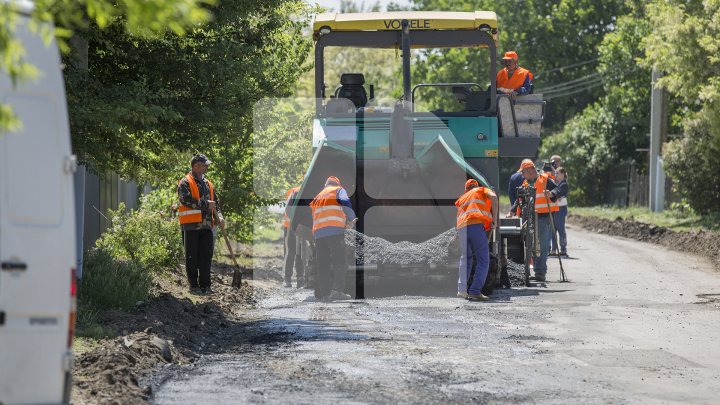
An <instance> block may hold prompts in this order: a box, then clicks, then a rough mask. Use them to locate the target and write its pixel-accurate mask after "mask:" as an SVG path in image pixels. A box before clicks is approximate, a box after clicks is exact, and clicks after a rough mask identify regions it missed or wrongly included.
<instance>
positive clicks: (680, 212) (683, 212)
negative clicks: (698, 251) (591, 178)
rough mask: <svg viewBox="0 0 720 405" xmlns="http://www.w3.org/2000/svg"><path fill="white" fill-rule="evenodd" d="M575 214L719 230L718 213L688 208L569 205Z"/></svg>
mask: <svg viewBox="0 0 720 405" xmlns="http://www.w3.org/2000/svg"><path fill="white" fill-rule="evenodd" d="M570 212H571V213H572V214H575V215H582V216H588V217H598V218H604V219H609V220H615V219H616V218H623V219H631V220H635V221H638V222H643V223H646V224H653V225H657V226H664V227H668V228H670V229H672V230H674V231H690V230H697V229H705V230H710V231H718V230H720V213H715V214H711V215H698V214H697V213H696V212H694V211H693V210H691V209H690V210H688V209H666V210H664V211H661V212H653V211H650V209H649V208H647V207H626V208H618V207H604V206H603V207H601V206H594V207H571V208H570Z"/></svg>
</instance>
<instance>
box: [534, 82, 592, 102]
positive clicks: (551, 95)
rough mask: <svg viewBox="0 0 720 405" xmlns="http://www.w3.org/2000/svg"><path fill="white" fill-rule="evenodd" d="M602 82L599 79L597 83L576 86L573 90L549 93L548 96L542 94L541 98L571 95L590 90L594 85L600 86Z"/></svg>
mask: <svg viewBox="0 0 720 405" xmlns="http://www.w3.org/2000/svg"><path fill="white" fill-rule="evenodd" d="M603 84H605V81H603V80H601V81H599V82H597V83H595V84H592V85H589V86H584V87H580V88H577V89H575V90H572V91H568V92H566V93H559V94H550V95H549V96H546V95H545V94H543V99H545V100H552V99H554V98H560V97H567V96H571V95H573V94H577V93H582V92H583V91H587V90H590V89H594V88H595V87H599V86H602V85H603Z"/></svg>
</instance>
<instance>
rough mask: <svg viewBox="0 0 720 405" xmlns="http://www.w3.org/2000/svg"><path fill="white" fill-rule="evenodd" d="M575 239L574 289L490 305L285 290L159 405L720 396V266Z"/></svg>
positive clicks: (513, 294) (648, 248)
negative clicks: (334, 297)
mask: <svg viewBox="0 0 720 405" xmlns="http://www.w3.org/2000/svg"><path fill="white" fill-rule="evenodd" d="M569 240H570V246H571V247H572V251H571V253H573V254H574V255H576V259H574V260H567V261H566V262H565V264H566V266H565V267H566V271H567V273H568V275H569V278H570V279H571V281H572V282H571V283H566V284H561V283H557V282H549V283H547V284H546V285H545V286H538V287H534V288H527V289H525V288H517V289H513V290H509V291H507V290H506V291H499V292H497V293H496V295H494V298H493V300H492V301H491V302H489V303H469V302H466V301H463V300H460V299H458V298H451V297H425V296H402V297H390V298H380V299H368V300H366V301H358V302H347V303H335V304H323V303H316V302H312V300H311V299H310V298H309V295H310V294H309V292H307V291H297V290H283V289H279V290H278V293H277V294H276V295H274V296H273V297H271V298H269V299H266V300H264V301H263V302H262V303H261V304H260V307H259V308H258V313H259V315H258V319H257V320H255V321H252V322H248V323H247V324H244V325H241V326H239V327H237V328H235V330H234V331H233V333H235V334H236V337H238V339H240V337H242V339H240V340H239V342H240V341H242V342H241V343H238V345H237V352H238V353H236V354H233V355H222V356H212V357H207V358H204V359H202V360H200V361H198V362H197V363H196V364H195V365H193V366H191V367H187V368H183V369H181V370H180V371H177V370H175V371H173V372H168V373H167V375H166V376H165V378H167V380H166V381H165V382H164V383H163V384H162V385H161V386H160V387H158V389H157V390H156V393H155V401H156V403H158V404H178V403H187V404H191V403H308V404H310V403H313V404H315V403H321V404H322V403H328V404H329V403H437V402H479V403H494V402H502V403H507V402H518V403H708V404H710V403H713V404H716V403H718V402H719V401H720V398H719V396H720V273H719V272H717V271H715V270H714V269H713V268H712V266H711V264H710V263H709V262H708V261H706V260H704V259H700V258H696V257H693V256H689V255H685V254H682V253H677V252H670V251H667V250H666V249H664V248H662V247H657V246H653V245H648V244H643V243H638V242H634V241H630V240H626V239H616V238H612V237H610V236H605V235H597V234H592V233H588V232H585V231H582V230H579V229H570V230H569ZM558 273H559V272H558V267H557V263H556V262H552V263H551V265H550V273H549V275H550V277H549V279H550V280H554V279H557V278H558V277H559V275H558ZM250 343H252V344H250Z"/></svg>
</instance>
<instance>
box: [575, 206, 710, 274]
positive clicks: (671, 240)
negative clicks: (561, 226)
mask: <svg viewBox="0 0 720 405" xmlns="http://www.w3.org/2000/svg"><path fill="white" fill-rule="evenodd" d="M568 222H570V223H572V224H575V225H579V226H581V227H583V228H585V229H587V230H590V231H593V232H598V233H606V234H609V235H613V236H623V237H626V238H630V239H635V240H638V241H641V242H649V243H654V244H657V245H662V246H665V247H668V248H670V249H673V250H677V251H681V252H687V253H694V254H697V255H700V256H704V257H708V258H710V259H711V260H712V261H713V263H714V264H715V266H716V267H717V268H718V269H720V233H717V232H710V231H704V230H699V231H691V232H676V231H673V230H672V229H669V228H665V227H662V226H657V225H651V224H646V223H643V222H637V221H634V220H631V219H630V220H628V219H623V218H620V217H618V218H616V219H615V220H609V219H603V218H596V217H588V216H580V215H573V214H570V215H568Z"/></svg>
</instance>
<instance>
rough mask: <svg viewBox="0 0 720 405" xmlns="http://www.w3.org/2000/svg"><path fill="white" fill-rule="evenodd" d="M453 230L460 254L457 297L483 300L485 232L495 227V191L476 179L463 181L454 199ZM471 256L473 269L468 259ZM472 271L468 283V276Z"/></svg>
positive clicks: (487, 257)
mask: <svg viewBox="0 0 720 405" xmlns="http://www.w3.org/2000/svg"><path fill="white" fill-rule="evenodd" d="M455 206H456V207H457V224H456V228H457V232H458V240H459V241H460V247H461V248H462V255H461V256H460V266H459V267H460V268H459V274H460V277H458V293H457V295H458V297H460V298H466V299H469V300H471V301H486V300H488V299H489V298H488V297H487V296H485V295H483V293H482V292H481V290H482V288H483V285H484V284H485V279H486V278H487V274H488V269H489V266H490V249H489V244H488V233H489V232H492V230H493V229H495V228H496V227H497V226H498V223H499V221H498V198H497V195H495V193H494V192H493V191H492V190H491V189H489V188H487V187H481V186H480V185H479V184H478V182H477V180H475V179H470V180H468V181H466V182H465V193H464V194H463V195H462V196H460V198H458V199H457V201H455ZM473 257H474V258H475V262H476V264H475V272H474V274H473V273H472V270H473V269H472V262H473ZM471 274H473V276H472V280H471V281H470V285H469V286H468V279H469V278H470V275H471Z"/></svg>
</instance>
